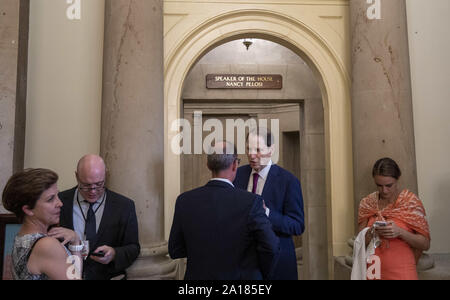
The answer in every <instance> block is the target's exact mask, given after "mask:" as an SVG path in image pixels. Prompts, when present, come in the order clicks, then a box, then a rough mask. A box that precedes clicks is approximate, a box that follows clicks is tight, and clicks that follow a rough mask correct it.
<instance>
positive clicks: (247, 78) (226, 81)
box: [206, 74, 283, 89]
mask: <svg viewBox="0 0 450 300" xmlns="http://www.w3.org/2000/svg"><path fill="white" fill-rule="evenodd" d="M282 87H283V77H282V76H281V75H228V74H227V75H218V74H209V75H207V76H206V88H208V89H281V88H282Z"/></svg>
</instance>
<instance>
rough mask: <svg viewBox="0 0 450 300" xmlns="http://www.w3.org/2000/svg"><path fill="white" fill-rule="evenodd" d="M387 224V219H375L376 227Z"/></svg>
mask: <svg viewBox="0 0 450 300" xmlns="http://www.w3.org/2000/svg"><path fill="white" fill-rule="evenodd" d="M386 225H387V222H385V221H375V226H376V227H383V226H386Z"/></svg>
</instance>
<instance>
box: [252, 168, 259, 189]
mask: <svg viewBox="0 0 450 300" xmlns="http://www.w3.org/2000/svg"><path fill="white" fill-rule="evenodd" d="M258 178H259V174H258V173H253V188H252V193H253V194H255V193H256V187H257V186H258Z"/></svg>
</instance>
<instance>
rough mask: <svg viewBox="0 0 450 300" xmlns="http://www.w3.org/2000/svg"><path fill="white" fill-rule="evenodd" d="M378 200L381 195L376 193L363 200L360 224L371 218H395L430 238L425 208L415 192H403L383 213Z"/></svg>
mask: <svg viewBox="0 0 450 300" xmlns="http://www.w3.org/2000/svg"><path fill="white" fill-rule="evenodd" d="M378 199H379V193H378V192H375V193H372V194H370V195H369V196H367V197H366V198H364V199H362V200H361V203H360V204H359V213H358V224H361V223H362V222H363V221H364V220H366V219H367V220H369V218H370V217H375V218H376V219H377V220H380V221H381V220H385V219H392V218H395V219H399V220H401V221H403V222H405V223H406V224H407V225H408V226H409V227H410V228H411V229H412V230H414V231H415V232H418V233H420V234H422V235H424V236H426V237H427V238H430V231H429V227H428V222H427V219H426V213H425V208H424V207H423V204H422V202H421V201H420V200H419V198H418V197H417V196H416V195H415V194H414V193H413V192H410V191H408V190H403V191H402V192H401V193H400V195H399V196H398V199H397V201H395V203H393V204H389V205H388V206H386V207H385V208H384V209H383V210H381V211H380V210H378Z"/></svg>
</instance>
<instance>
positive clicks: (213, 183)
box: [169, 142, 279, 280]
mask: <svg viewBox="0 0 450 300" xmlns="http://www.w3.org/2000/svg"><path fill="white" fill-rule="evenodd" d="M212 152H213V153H214V154H210V155H208V163H207V165H208V168H209V169H210V170H211V172H212V179H211V180H210V181H209V182H208V183H207V184H206V185H205V186H203V187H200V188H197V189H194V190H192V191H189V192H186V193H183V194H181V195H180V196H179V197H178V199H177V201H176V205H175V215H174V219H173V224H172V229H171V232H170V238H169V254H170V256H171V258H173V259H176V258H184V257H187V268H186V274H185V279H187V280H242V279H247V280H255V279H267V278H269V277H270V276H271V273H272V271H273V268H274V266H275V263H276V259H277V256H278V251H279V239H278V238H277V237H276V235H275V234H274V232H273V230H272V225H271V224H270V222H269V219H268V218H267V216H266V215H265V214H264V209H263V203H262V198H261V197H259V196H257V195H254V194H251V193H248V192H246V191H242V190H240V189H235V188H234V186H233V184H232V181H233V179H234V177H235V176H236V171H237V168H238V164H239V162H238V158H237V154H236V149H235V148H234V146H233V145H232V144H230V143H228V142H220V143H217V144H216V146H215V147H214V148H213V151H212ZM220 153H223V154H220Z"/></svg>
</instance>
